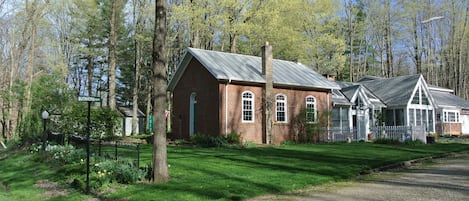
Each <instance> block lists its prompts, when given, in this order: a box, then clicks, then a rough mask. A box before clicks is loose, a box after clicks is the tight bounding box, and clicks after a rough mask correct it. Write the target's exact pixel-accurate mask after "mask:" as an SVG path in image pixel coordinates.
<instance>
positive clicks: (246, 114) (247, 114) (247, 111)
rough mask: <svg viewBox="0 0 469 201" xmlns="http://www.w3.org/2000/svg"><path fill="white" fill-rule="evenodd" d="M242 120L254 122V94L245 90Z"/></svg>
mask: <svg viewBox="0 0 469 201" xmlns="http://www.w3.org/2000/svg"><path fill="white" fill-rule="evenodd" d="M242 102H243V103H242V107H243V108H242V115H243V117H242V118H243V119H242V122H254V94H253V93H252V92H250V91H245V92H243V94H242Z"/></svg>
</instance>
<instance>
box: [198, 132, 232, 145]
mask: <svg viewBox="0 0 469 201" xmlns="http://www.w3.org/2000/svg"><path fill="white" fill-rule="evenodd" d="M190 142H191V143H192V144H194V145H196V146H200V147H227V146H231V145H239V144H241V137H240V136H239V135H238V134H237V133H230V134H228V135H227V136H226V137H225V136H208V135H204V134H195V135H193V136H191V138H190Z"/></svg>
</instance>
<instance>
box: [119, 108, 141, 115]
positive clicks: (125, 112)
mask: <svg viewBox="0 0 469 201" xmlns="http://www.w3.org/2000/svg"><path fill="white" fill-rule="evenodd" d="M117 109H118V110H119V112H121V114H122V115H124V117H132V116H133V110H132V108H131V107H118V108H117ZM137 117H145V114H143V112H142V111H141V110H140V109H138V110H137Z"/></svg>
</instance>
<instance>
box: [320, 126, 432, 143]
mask: <svg viewBox="0 0 469 201" xmlns="http://www.w3.org/2000/svg"><path fill="white" fill-rule="evenodd" d="M324 130H327V132H325V133H327V135H321V136H320V140H321V141H322V142H347V141H357V140H360V139H358V138H357V133H356V132H357V130H356V129H348V128H329V129H326V128H325V129H324ZM370 132H371V135H370V136H367V137H369V139H367V140H374V139H381V138H390V139H397V140H399V141H405V140H416V139H419V140H421V141H422V142H424V143H426V141H427V139H426V131H425V127H424V126H375V127H371V128H370Z"/></svg>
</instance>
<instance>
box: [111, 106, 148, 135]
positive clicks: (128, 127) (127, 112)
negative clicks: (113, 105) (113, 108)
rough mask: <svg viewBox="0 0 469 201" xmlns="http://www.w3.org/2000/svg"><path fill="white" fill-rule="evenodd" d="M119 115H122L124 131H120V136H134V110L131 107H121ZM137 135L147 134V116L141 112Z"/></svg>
mask: <svg viewBox="0 0 469 201" xmlns="http://www.w3.org/2000/svg"><path fill="white" fill-rule="evenodd" d="M118 111H119V113H120V114H121V115H122V130H120V131H118V132H117V133H118V135H120V136H122V134H125V136H130V135H131V134H132V117H133V115H132V113H133V111H132V108H130V107H119V108H118ZM137 119H138V120H137V122H138V124H137V132H138V133H137V134H142V133H144V132H145V114H143V112H142V111H141V110H138V111H137Z"/></svg>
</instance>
